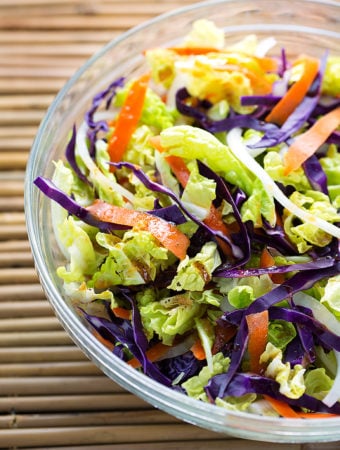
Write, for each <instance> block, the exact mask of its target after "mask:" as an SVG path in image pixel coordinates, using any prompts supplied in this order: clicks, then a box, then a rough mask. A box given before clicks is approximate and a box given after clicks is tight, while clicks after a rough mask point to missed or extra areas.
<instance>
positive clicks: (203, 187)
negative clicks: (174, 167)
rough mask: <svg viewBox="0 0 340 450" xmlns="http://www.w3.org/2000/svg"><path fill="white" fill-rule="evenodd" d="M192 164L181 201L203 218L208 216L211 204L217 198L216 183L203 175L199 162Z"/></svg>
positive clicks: (190, 210)
mask: <svg viewBox="0 0 340 450" xmlns="http://www.w3.org/2000/svg"><path fill="white" fill-rule="evenodd" d="M191 166H192V168H191V172H190V176H189V179H188V182H187V184H186V186H185V189H184V191H183V194H182V197H181V201H182V203H183V205H184V206H185V208H186V209H187V210H188V211H189V212H190V213H192V214H194V215H195V216H196V217H197V218H198V219H200V220H203V219H205V218H206V217H207V216H208V214H209V212H210V207H211V204H212V202H213V200H215V198H216V183H215V181H213V180H210V179H209V178H206V177H204V176H202V175H201V174H200V173H199V171H198V167H197V164H194V165H191Z"/></svg>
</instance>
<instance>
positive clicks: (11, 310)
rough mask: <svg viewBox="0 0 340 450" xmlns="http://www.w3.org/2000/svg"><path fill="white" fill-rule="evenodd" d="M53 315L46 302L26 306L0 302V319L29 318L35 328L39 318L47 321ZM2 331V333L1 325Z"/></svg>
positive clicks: (30, 302)
mask: <svg viewBox="0 0 340 450" xmlns="http://www.w3.org/2000/svg"><path fill="white" fill-rule="evenodd" d="M0 255H1V254H0ZM53 314H54V313H53V310H52V307H51V305H50V303H49V302H48V301H46V300H27V301H25V303H24V304H23V303H22V302H6V301H4V302H0V319H3V318H10V317H15V318H16V319H18V318H19V317H20V318H21V317H29V318H30V319H29V321H30V323H32V324H33V326H35V324H34V321H36V320H37V319H38V318H40V317H41V316H43V317H44V320H45V318H46V316H47V315H50V316H51V315H53ZM1 322H2V321H1V320H0V324H1ZM0 331H2V330H1V325H0ZM14 331H18V330H14ZM26 331H27V330H26Z"/></svg>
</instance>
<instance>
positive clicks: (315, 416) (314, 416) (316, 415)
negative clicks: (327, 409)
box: [298, 412, 339, 419]
mask: <svg viewBox="0 0 340 450" xmlns="http://www.w3.org/2000/svg"><path fill="white" fill-rule="evenodd" d="M298 416H299V417H301V418H303V419H329V418H330V417H339V415H338V414H331V413H312V412H311V413H302V412H301V413H300V412H299V413H298Z"/></svg>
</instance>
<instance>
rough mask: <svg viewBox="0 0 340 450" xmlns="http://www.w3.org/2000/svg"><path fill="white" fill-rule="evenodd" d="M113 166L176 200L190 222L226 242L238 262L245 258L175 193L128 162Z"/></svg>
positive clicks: (153, 189) (152, 189)
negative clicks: (129, 171)
mask: <svg viewBox="0 0 340 450" xmlns="http://www.w3.org/2000/svg"><path fill="white" fill-rule="evenodd" d="M111 164H112V165H114V166H115V167H117V168H118V169H120V168H122V167H126V168H128V169H130V170H132V171H133V173H134V174H135V176H136V177H137V178H138V179H139V180H140V181H141V182H142V183H143V184H144V185H145V186H146V187H147V188H148V189H150V190H151V191H153V192H160V193H162V194H165V195H167V196H169V197H170V198H171V199H172V200H174V201H175V202H176V203H177V204H178V206H179V207H180V208H181V210H182V211H183V213H184V214H185V215H186V216H187V217H189V219H190V220H192V221H193V222H194V223H196V224H197V225H199V226H200V227H202V228H204V229H205V230H206V231H207V232H208V233H209V234H210V235H211V237H212V239H213V240H215V239H216V238H219V239H221V240H222V241H224V242H226V243H227V244H228V245H229V246H230V247H231V249H232V252H233V253H234V255H235V258H236V260H239V259H241V258H243V257H244V255H243V252H242V250H241V249H240V247H239V246H237V245H235V244H234V243H233V242H232V241H231V240H230V239H229V238H228V237H227V236H225V235H224V234H223V233H221V232H220V231H215V230H213V229H212V228H210V227H208V225H206V224H205V223H204V222H202V221H201V220H199V219H197V217H195V216H194V215H193V214H191V213H190V212H189V211H188V210H187V209H186V208H185V207H184V206H183V204H182V202H181V201H180V199H179V198H178V197H177V196H176V195H175V194H174V192H173V191H172V190H171V189H169V188H167V187H165V186H163V185H161V184H159V183H155V182H154V181H151V180H150V178H149V177H148V176H147V175H146V174H145V173H144V172H143V171H142V170H141V169H139V168H138V167H136V166H135V165H134V164H131V163H128V162H120V163H111Z"/></svg>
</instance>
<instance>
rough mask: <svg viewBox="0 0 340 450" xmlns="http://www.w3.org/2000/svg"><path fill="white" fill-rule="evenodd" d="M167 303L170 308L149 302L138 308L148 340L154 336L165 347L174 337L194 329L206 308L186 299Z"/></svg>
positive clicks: (155, 302)
mask: <svg viewBox="0 0 340 450" xmlns="http://www.w3.org/2000/svg"><path fill="white" fill-rule="evenodd" d="M177 297H178V298H177V299H176V302H175V300H172V301H170V300H169V301H168V305H170V307H168V306H165V304H164V303H161V302H159V301H154V302H149V303H147V304H146V305H143V306H141V307H140V314H141V318H142V322H143V326H144V329H145V332H146V335H147V337H148V339H149V340H150V339H152V337H153V336H154V335H155V334H156V335H157V336H158V337H159V338H160V339H161V340H162V342H163V343H164V344H165V345H172V343H173V340H174V338H175V336H176V335H178V334H180V335H182V334H184V333H186V332H187V331H190V330H193V329H194V328H195V320H196V319H197V318H199V317H201V316H202V315H203V314H204V312H205V310H206V306H205V305H203V304H199V303H196V302H193V301H190V299H188V297H185V296H184V297H182V298H180V297H181V296H177Z"/></svg>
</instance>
